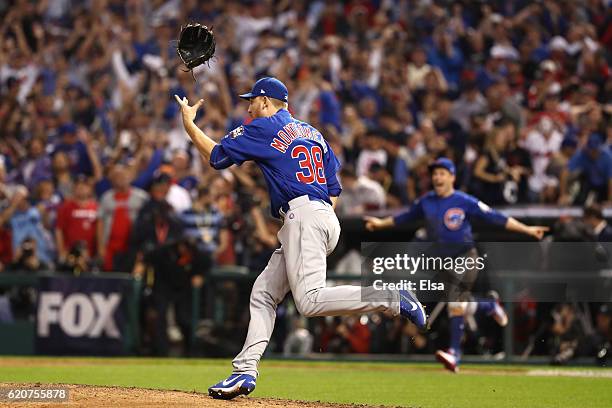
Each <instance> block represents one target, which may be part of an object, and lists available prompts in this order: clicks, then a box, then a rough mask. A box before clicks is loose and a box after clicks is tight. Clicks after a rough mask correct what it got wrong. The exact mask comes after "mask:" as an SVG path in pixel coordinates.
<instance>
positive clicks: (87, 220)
mask: <svg viewBox="0 0 612 408" xmlns="http://www.w3.org/2000/svg"><path fill="white" fill-rule="evenodd" d="M97 215H98V203H97V202H96V201H95V200H94V199H93V188H92V185H91V181H90V180H89V179H88V178H87V176H85V175H80V176H78V177H77V179H76V182H75V186H74V198H69V199H67V200H65V201H64V202H63V203H62V204H61V205H60V206H59V208H58V211H57V223H56V226H55V240H56V243H57V254H58V261H60V262H65V261H66V258H67V256H68V254H69V253H70V252H72V249H73V248H74V246H75V245H76V244H78V243H84V244H85V249H87V253H88V255H89V256H90V257H95V256H96V231H97V227H96V220H97Z"/></svg>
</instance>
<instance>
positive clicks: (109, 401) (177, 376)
mask: <svg viewBox="0 0 612 408" xmlns="http://www.w3.org/2000/svg"><path fill="white" fill-rule="evenodd" d="M229 368H230V362H229V361H227V360H210V359H206V360H204V359H189V360H184V359H151V358H47V357H27V358H21V357H3V358H1V359H0V386H6V385H11V386H12V385H15V386H17V385H18V386H23V385H26V384H27V385H28V386H33V387H47V385H48V384H66V385H67V386H68V387H69V389H70V401H69V402H68V403H63V404H61V405H58V404H57V403H42V404H40V403H37V404H36V406H38V407H42V406H49V407H57V406H138V405H140V406H145V405H146V406H154V405H158V406H171V405H172V406H195V405H197V406H203V407H261V408H264V407H268V406H271V407H302V408H308V407H347V406H360V407H363V406H366V407H370V406H401V407H415V408H416V407H419V408H449V407H456V408H462V407H466V408H467V407H469V408H474V407H495V408H504V407H529V408H538V407H543V408H544V407H545V408H552V407H562V408H572V407H576V408H582V407H589V408H595V407H602V408H604V407H606V408H609V407H612V391H611V390H612V369H599V368H597V369H596V368H551V367H545V366H519V365H507V366H500V365H465V366H463V367H462V372H461V373H460V374H450V373H447V372H444V371H443V370H442V369H441V368H440V367H439V366H438V365H434V364H425V363H419V364H417V363H360V362H306V361H285V360H283V361H280V360H264V361H263V362H262V364H261V366H260V371H261V375H260V377H259V379H258V382H257V389H256V390H255V392H254V393H253V394H251V395H250V396H249V397H242V398H238V399H237V400H234V401H230V402H228V401H218V400H213V399H210V398H209V397H208V396H207V395H206V390H207V387H208V386H209V385H210V384H213V383H215V382H217V381H218V380H219V379H221V378H225V377H226V376H227V374H228V370H229ZM0 405H2V404H1V403H0ZM9 406H11V407H14V406H16V404H15V403H11V404H10V405H9Z"/></svg>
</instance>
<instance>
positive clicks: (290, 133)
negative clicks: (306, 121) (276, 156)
mask: <svg viewBox="0 0 612 408" xmlns="http://www.w3.org/2000/svg"><path fill="white" fill-rule="evenodd" d="M276 135H277V136H278V137H275V138H274V139H272V143H270V146H271V147H273V148H274V149H276V150H278V151H279V152H281V153H286V152H287V149H288V148H289V145H291V143H293V141H294V140H295V139H300V138H301V139H310V140H314V141H316V142H317V143H319V144H320V145H321V146H322V147H323V152H324V153H327V145H326V144H325V143H323V135H321V133H319V132H317V131H316V130H314V129H313V128H311V127H308V126H301V125H298V124H296V123H294V122H291V123H287V124H286V125H285V126H283V130H279V131H278V132H277V133H276Z"/></svg>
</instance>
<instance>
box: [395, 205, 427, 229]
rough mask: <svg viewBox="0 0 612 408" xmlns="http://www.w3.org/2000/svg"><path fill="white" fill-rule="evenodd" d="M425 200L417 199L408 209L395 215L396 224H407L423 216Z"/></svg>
mask: <svg viewBox="0 0 612 408" xmlns="http://www.w3.org/2000/svg"><path fill="white" fill-rule="evenodd" d="M423 214H424V213H423V200H422V199H417V200H416V201H415V202H414V203H412V205H411V206H410V208H409V209H408V210H407V211H404V212H401V213H399V214H397V215H395V216H394V217H393V222H394V223H395V225H400V224H405V223H407V222H410V221H415V220H418V219H420V218H423Z"/></svg>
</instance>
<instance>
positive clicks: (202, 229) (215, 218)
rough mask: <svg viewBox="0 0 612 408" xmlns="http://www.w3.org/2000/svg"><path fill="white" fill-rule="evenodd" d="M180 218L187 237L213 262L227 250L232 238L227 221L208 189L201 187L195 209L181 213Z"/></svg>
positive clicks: (194, 204) (194, 203) (194, 205)
mask: <svg viewBox="0 0 612 408" xmlns="http://www.w3.org/2000/svg"><path fill="white" fill-rule="evenodd" d="M180 218H181V221H182V222H183V224H184V226H185V235H186V236H187V237H190V238H192V239H193V240H194V241H195V242H196V243H197V246H198V247H199V248H200V249H201V250H203V251H204V252H206V253H208V254H209V255H210V256H211V258H212V259H213V260H215V259H217V256H218V255H219V254H221V253H223V252H224V251H225V250H226V249H227V246H228V245H229V243H230V237H229V231H228V229H227V225H226V221H225V218H224V217H223V214H221V212H220V211H219V209H218V208H217V206H216V205H215V203H214V202H213V198H212V196H211V194H210V190H209V189H208V188H206V187H200V189H199V191H198V197H197V199H196V200H195V201H194V202H193V207H192V208H191V209H189V210H187V211H185V212H183V213H181V214H180Z"/></svg>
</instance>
